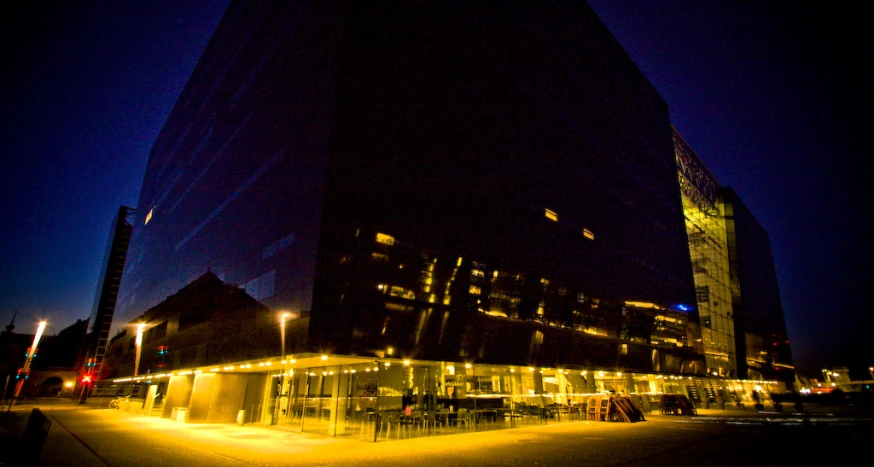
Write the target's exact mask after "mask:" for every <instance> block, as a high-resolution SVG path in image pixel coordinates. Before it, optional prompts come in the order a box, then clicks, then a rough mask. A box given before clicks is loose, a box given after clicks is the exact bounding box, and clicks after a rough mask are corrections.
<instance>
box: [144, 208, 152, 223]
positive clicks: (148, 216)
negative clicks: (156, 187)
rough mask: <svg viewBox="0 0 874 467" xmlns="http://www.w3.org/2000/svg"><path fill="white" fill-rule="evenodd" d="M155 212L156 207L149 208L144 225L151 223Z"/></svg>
mask: <svg viewBox="0 0 874 467" xmlns="http://www.w3.org/2000/svg"><path fill="white" fill-rule="evenodd" d="M154 213H155V210H154V209H149V212H148V214H146V221H145V222H143V225H148V224H149V221H150V220H152V214H154Z"/></svg>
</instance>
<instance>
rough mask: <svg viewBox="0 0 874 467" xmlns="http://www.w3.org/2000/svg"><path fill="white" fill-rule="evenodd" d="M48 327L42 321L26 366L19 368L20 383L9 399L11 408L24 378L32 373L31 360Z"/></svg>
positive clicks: (25, 362) (26, 360)
mask: <svg viewBox="0 0 874 467" xmlns="http://www.w3.org/2000/svg"><path fill="white" fill-rule="evenodd" d="M45 329H46V322H45V321H40V322H39V325H38V326H37V328H36V334H35V335H34V336H33V344H32V345H31V346H30V349H28V351H27V358H26V359H25V360H24V366H23V367H21V369H20V370H18V383H17V384H16V385H15V392H14V393H13V394H12V399H11V400H10V401H9V409H12V405H13V404H14V403H15V399H18V395H19V394H21V388H22V387H23V386H24V380H26V379H27V376H28V375H29V374H30V362H31V361H32V360H33V355H34V354H35V353H36V350H37V346H38V345H39V340H40V338H41V337H42V333H43V331H45Z"/></svg>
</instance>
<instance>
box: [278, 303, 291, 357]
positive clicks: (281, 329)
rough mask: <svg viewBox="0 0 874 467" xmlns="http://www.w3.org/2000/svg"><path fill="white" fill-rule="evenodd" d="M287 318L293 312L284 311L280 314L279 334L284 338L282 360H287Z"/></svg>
mask: <svg viewBox="0 0 874 467" xmlns="http://www.w3.org/2000/svg"><path fill="white" fill-rule="evenodd" d="M287 318H291V313H283V314H282V315H280V316H279V323H280V325H279V335H280V336H281V338H282V350H281V352H282V353H281V356H282V360H283V361H285V322H286V319H287Z"/></svg>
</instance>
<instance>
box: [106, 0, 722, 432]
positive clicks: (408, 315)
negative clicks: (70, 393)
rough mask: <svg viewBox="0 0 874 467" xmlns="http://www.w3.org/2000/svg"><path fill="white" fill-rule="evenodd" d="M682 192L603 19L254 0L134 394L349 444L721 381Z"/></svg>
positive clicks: (175, 129)
mask: <svg viewBox="0 0 874 467" xmlns="http://www.w3.org/2000/svg"><path fill="white" fill-rule="evenodd" d="M677 174H678V168H677V164H676V160H675V152H674V140H673V137H672V128H671V124H670V118H669V113H668V108H667V105H666V104H665V102H664V101H663V100H662V99H661V97H660V96H659V95H658V93H657V92H656V91H655V89H654V88H653V87H652V85H651V84H650V83H649V82H648V81H647V80H646V78H645V77H644V76H643V74H642V73H641V72H640V70H639V69H638V68H637V67H636V66H635V65H634V63H633V62H632V61H631V60H630V58H629V57H628V55H627V54H626V53H625V52H624V51H623V50H622V48H621V47H620V45H619V44H618V43H617V42H616V40H615V39H614V38H613V37H612V36H611V34H610V33H609V31H608V30H607V29H606V28H605V26H604V25H603V24H602V23H601V22H600V20H599V19H598V18H597V17H596V16H595V14H594V12H593V11H592V10H591V9H590V8H589V7H588V6H587V5H586V4H584V3H582V2H572V1H555V2H548V3H542V4H541V3H509V4H505V5H502V6H495V5H488V6H486V5H485V4H479V3H477V2H457V3H456V2H449V3H447V2H435V3H430V2H376V3H373V2H367V3H362V2H340V1H337V2H277V3H264V2H244V1H235V2H232V3H231V5H230V7H229V9H228V11H227V12H226V14H225V16H224V18H223V19H222V21H221V23H220V25H219V27H218V29H217V31H216V33H215V36H214V37H213V39H212V40H211V42H210V44H209V45H208V47H207V49H206V51H205V53H204V55H203V57H202V58H201V60H200V62H199V63H198V65H197V67H196V69H195V71H194V73H193V75H192V77H191V78H190V80H189V82H188V84H187V86H186V87H185V89H184V90H183V92H182V95H181V96H180V98H179V101H178V102H177V104H176V106H175V107H174V109H173V112H172V113H171V115H170V117H169V118H168V120H167V123H166V125H165V126H164V129H163V130H162V132H161V134H160V135H159V137H158V139H157V141H156V142H155V145H154V147H153V149H152V151H151V154H150V157H149V162H148V166H147V169H146V174H145V178H144V183H143V188H142V192H141V195H140V200H139V205H138V207H137V210H136V221H135V224H134V228H133V233H132V238H131V245H130V250H129V254H128V258H129V259H128V261H127V265H126V268H125V272H124V276H123V277H124V278H123V281H122V284H121V290H120V293H119V300H118V312H117V319H116V326H115V327H116V330H117V333H116V334H115V336H114V337H113V339H112V344H111V349H110V351H109V353H108V355H107V358H106V364H107V365H108V368H109V369H108V371H109V373H110V374H111V375H112V376H113V377H114V379H113V380H112V381H113V383H112V384H114V385H115V386H112V387H114V388H115V389H112V390H115V391H117V390H120V389H119V387H118V385H119V384H127V383H132V384H133V383H135V384H139V385H140V386H138V387H140V388H145V387H146V386H143V384H145V383H149V384H150V385H149V386H148V389H147V391H148V392H145V393H142V394H140V395H143V396H144V397H145V398H146V400H147V401H148V400H150V398H151V400H154V397H155V393H156V392H160V393H162V394H164V393H166V398H165V399H164V400H165V405H164V409H163V410H164V415H165V416H171V415H172V413H171V407H172V406H177V407H187V409H188V410H187V416H188V417H189V418H190V419H196V420H205V421H226V422H227V421H233V416H234V415H237V414H238V411H239V410H240V409H242V408H244V407H251V406H252V405H257V407H259V408H258V410H257V411H255V412H256V413H253V412H252V411H251V410H250V411H249V412H248V413H246V414H240V416H241V417H247V418H246V420H249V421H257V422H259V423H279V424H289V425H292V426H300V427H301V429H305V430H312V431H319V432H325V433H330V434H334V435H338V434H348V433H357V432H356V431H355V430H356V428H355V427H359V428H360V427H362V426H363V425H365V423H361V420H365V419H363V418H362V419H359V414H360V413H364V412H363V410H364V407H365V406H366V407H367V408H369V409H375V410H384V409H403V408H415V409H416V410H434V409H435V408H436V407H438V406H449V407H453V408H454V409H460V408H467V407H466V406H467V405H473V406H474V407H476V404H477V403H479V404H480V407H482V406H483V405H482V404H483V403H484V402H483V401H485V400H486V399H488V400H490V402H489V404H497V405H496V406H495V407H494V408H495V410H497V409H499V408H508V409H509V408H510V407H515V405H516V404H524V406H525V407H535V406H536V407H540V408H542V409H546V408H547V407H558V406H562V407H564V410H566V411H567V412H566V413H572V412H573V410H576V412H575V413H578V414H579V413H580V409H579V407H580V406H582V407H583V409H585V404H586V400H587V398H588V397H589V396H591V395H593V394H596V393H597V392H598V391H603V392H610V391H612V392H614V393H624V394H633V395H635V396H636V397H637V398H638V402H639V403H641V404H646V406H647V407H648V404H649V403H650V402H651V400H652V397H654V395H655V394H658V393H659V392H665V391H685V387H686V385H688V384H692V383H691V382H686V381H685V380H681V378H682V377H690V376H702V375H703V374H704V373H705V370H706V367H705V358H704V353H703V350H702V349H701V336H700V331H698V330H697V329H698V328H697V322H698V319H699V318H698V312H697V309H696V306H695V302H696V295H695V285H694V282H693V274H692V264H691V260H690V255H689V245H688V239H687V233H686V226H685V221H684V212H683V204H682V202H681V193H680V184H679V182H678V176H677ZM662 375H671V376H672V378H671V379H672V381H669V380H668V378H667V377H665V378H663V376H662ZM163 378H167V379H163ZM673 378H676V380H673ZM100 389H101V390H110V389H111V388H110V386H106V385H104V386H102V387H101V388H100ZM253 401H254V402H253ZM168 402H169V403H168ZM147 403H150V402H147ZM326 407H328V408H326ZM574 407H575V408H574ZM324 410H327V411H328V412H327V415H325V416H319V415H318V414H320V413H321V414H324ZM513 410H515V409H513ZM176 413H178V411H177V412H176ZM556 413H561V412H556ZM308 417H311V419H310V418H308ZM559 418H560V415H559ZM325 420H327V421H325ZM511 420H512V418H511ZM371 421H372V419H371Z"/></svg>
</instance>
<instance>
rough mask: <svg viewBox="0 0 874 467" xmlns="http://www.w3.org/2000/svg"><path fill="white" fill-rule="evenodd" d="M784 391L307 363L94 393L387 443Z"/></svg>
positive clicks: (612, 377) (429, 366) (556, 373)
mask: <svg viewBox="0 0 874 467" xmlns="http://www.w3.org/2000/svg"><path fill="white" fill-rule="evenodd" d="M785 390H786V388H785V387H784V386H783V384H782V383H779V382H777V381H750V380H729V379H713V378H705V377H697V376H678V375H656V374H638V373H626V372H621V371H606V370H600V369H580V368H574V369H571V368H539V367H528V366H513V365H500V366H499V365H485V364H471V363H464V362H428V361H407V360H394V359H373V358H362V357H344V356H328V355H313V354H309V355H299V356H296V357H295V358H288V359H286V360H282V359H279V358H276V359H270V360H259V361H246V362H236V363H234V364H228V365H223V366H213V367H204V368H192V369H186V370H182V371H173V372H166V373H154V374H149V375H140V376H136V377H128V378H119V379H114V380H105V381H100V382H97V383H96V384H95V386H94V388H92V389H91V394H90V395H91V397H107V396H108V397H119V396H130V398H129V400H127V401H125V402H124V403H123V405H122V407H121V408H123V409H125V410H130V411H137V412H145V413H150V414H156V413H157V414H160V416H162V417H164V418H172V419H175V420H179V421H191V422H199V423H238V424H259V425H274V426H277V427H281V428H284V429H288V430H293V431H300V432H308V433H318V434H322V435H326V436H344V437H355V438H359V439H362V440H368V441H380V440H386V439H396V438H404V437H416V436H434V435H440V434H446V433H458V432H461V431H470V432H474V431H483V430H495V429H502V428H513V427H518V426H525V425H532V424H543V423H563V422H571V421H577V420H586V419H603V413H600V414H599V413H598V404H597V403H596V401H600V400H606V399H608V398H609V397H610V396H614V397H622V398H623V399H624V400H630V401H632V402H633V404H634V406H635V407H636V408H637V409H639V410H640V412H641V413H643V414H645V413H650V412H653V411H658V410H659V404H660V402H661V400H662V396H663V395H664V394H682V395H685V396H686V397H688V399H690V400H691V401H693V402H694V404H695V405H696V406H698V407H711V406H713V407H724V406H738V405H741V404H746V405H747V406H750V405H753V404H755V403H756V402H757V399H758V401H761V402H762V403H764V402H767V400H768V394H769V393H782V392H785ZM723 404H724V406H723ZM593 407H595V409H593Z"/></svg>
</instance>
